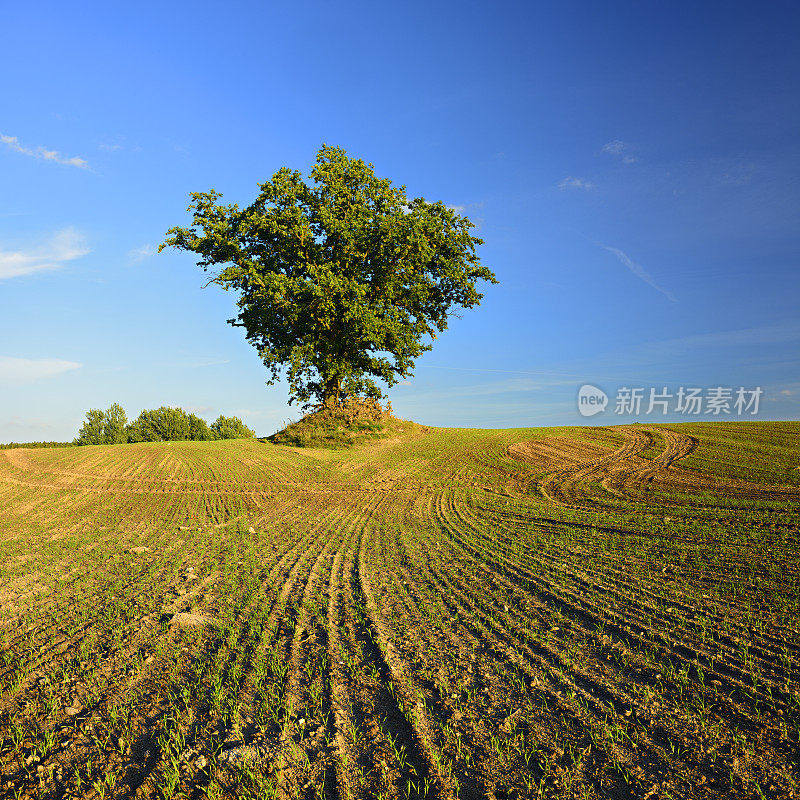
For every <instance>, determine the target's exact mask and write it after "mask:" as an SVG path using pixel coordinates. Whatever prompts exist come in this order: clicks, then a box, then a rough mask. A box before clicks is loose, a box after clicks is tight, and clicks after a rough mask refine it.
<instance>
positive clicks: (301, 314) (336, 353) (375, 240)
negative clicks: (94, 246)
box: [159, 145, 497, 406]
mask: <svg viewBox="0 0 800 800" xmlns="http://www.w3.org/2000/svg"><path fill="white" fill-rule="evenodd" d="M310 177H311V181H310V182H308V183H307V182H306V181H304V180H303V177H302V175H301V174H300V172H298V171H296V170H291V169H288V168H282V169H280V170H278V172H276V173H275V174H274V175H273V177H272V179H271V180H270V181H267V182H266V183H262V184H260V185H259V189H260V193H259V195H258V197H257V198H256V199H255V201H254V202H253V203H252V204H250V205H249V206H247V207H246V208H239V206H238V205H236V204H234V205H222V204H220V203H219V202H218V201H219V199H220V197H221V196H222V195H221V194H219V193H217V192H216V191H213V190H212V191H210V192H196V193H192V194H191V199H192V203H191V205H190V206H189V209H188V210H189V211H190V212H192V214H193V221H192V224H191V226H189V227H186V228H182V227H175V228H171V229H170V230H169V231H167V235H166V240H165V241H164V243H163V244H162V245H161V246H160V247H159V250H162V249H163V248H165V247H167V246H171V247H175V248H178V249H181V250H187V251H191V252H193V253H196V254H197V255H198V256H199V261H198V264H199V265H200V266H201V267H202V268H203V269H204V270H206V271H211V273H212V277H211V278H210V280H209V283H216V284H218V285H219V286H221V287H222V288H223V289H225V290H233V291H235V292H237V293H238V301H237V304H238V308H239V314H238V316H237V317H236V318H234V319H231V320H228V322H230V323H231V324H232V325H235V326H239V327H243V328H244V329H245V332H246V337H247V340H248V341H249V342H250V343H251V344H252V345H254V346H255V347H256V349H257V351H258V354H259V356H260V357H261V359H262V361H263V362H264V364H265V366H266V367H267V370H268V371H269V373H270V378H269V380H268V381H267V383H268V384H271V383H274V382H275V380H277V379H278V377H279V376H280V375H281V373H282V371H283V370H284V369H285V370H286V377H287V380H288V383H289V390H290V402H293V401H300V402H301V403H303V404H305V405H310V404H312V402H313V401H318V402H319V401H321V402H322V403H324V404H325V405H328V406H333V405H337V404H338V403H339V402H340V401H341V400H342V399H344V398H346V397H351V396H355V395H366V396H368V397H375V398H378V397H380V396H381V391H380V389H379V388H378V386H377V384H376V383H375V380H373V379H378V380H382V381H384V382H385V383H386V384H387V385H389V386H391V385H393V384H394V383H396V382H397V381H398V380H399V379H401V378H404V377H408V376H409V375H410V374H411V370H412V369H413V367H414V363H415V359H416V358H417V357H418V356H419V355H420V354H421V353H423V352H425V351H426V350H430V349H431V340H432V339H435V338H436V335H437V333H439V332H441V331H444V330H445V328H446V327H447V323H448V317H449V316H450V315H451V313H452V311H451V309H453V308H454V307H459V308H471V307H472V306H475V305H477V304H478V303H479V302H480V300H481V298H482V297H483V295H482V294H481V293H479V292H478V291H477V289H476V288H475V285H476V283H477V281H479V280H484V281H489V282H492V283H497V281H496V279H495V276H494V274H493V273H492V272H491V271H490V270H489V269H488V268H486V267H484V266H482V265H481V264H480V259H479V257H478V255H477V254H476V246H477V245H480V244H482V243H483V242H482V240H481V239H479V238H477V237H475V236H472V235H471V234H470V229H471V228H473V227H474V225H473V224H472V223H471V222H470V221H469V219H467V218H466V217H464V216H461V215H459V214H457V213H456V212H455V211H454V210H453V209H452V208H449V207H448V206H446V205H444V204H443V203H441V202H434V203H429V202H427V201H426V200H424V199H423V198H416V199H411V200H409V199H408V197H407V196H406V189H405V186H399V187H395V186H393V185H392V183H391V181H389V180H386V179H380V178H377V177H376V175H375V172H374V168H373V166H372V164H367V163H365V162H364V161H361V160H358V159H352V158H349V157H348V156H347V154H346V153H345V151H344V150H343V149H341V148H339V147H329V146H327V145H323V147H322V149H321V150H320V151H319V153H318V154H317V159H316V163H315V165H314V167H313V168H312V170H311V173H310Z"/></svg>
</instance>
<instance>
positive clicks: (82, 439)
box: [75, 408, 106, 444]
mask: <svg viewBox="0 0 800 800" xmlns="http://www.w3.org/2000/svg"><path fill="white" fill-rule="evenodd" d="M105 416H106V415H105V412H103V411H101V410H100V409H99V408H90V409H89V410H88V411H87V412H86V419H85V420H84V422H83V425H81V429H80V430H79V431H78V437H77V438H76V439H75V444H105V443H106V442H105V434H104V433H103V428H104V427H105Z"/></svg>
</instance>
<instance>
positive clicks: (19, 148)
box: [0, 133, 89, 169]
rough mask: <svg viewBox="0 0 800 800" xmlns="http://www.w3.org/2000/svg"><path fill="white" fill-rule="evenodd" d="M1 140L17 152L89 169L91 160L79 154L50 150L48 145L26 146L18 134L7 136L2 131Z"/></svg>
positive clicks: (68, 165)
mask: <svg viewBox="0 0 800 800" xmlns="http://www.w3.org/2000/svg"><path fill="white" fill-rule="evenodd" d="M0 142H2V143H3V144H4V145H6V146H7V147H10V148H11V149H12V150H13V151H14V152H16V153H22V154H23V155H25V156H30V157H31V158H40V159H42V160H43V161H54V162H55V163H56V164H63V165H64V166H67V167H78V168H79V169H89V162H88V161H87V160H86V159H85V158H80V157H79V156H64V155H62V154H61V153H59V152H58V150H48V149H47V148H46V147H42V146H41V145H39V146H38V147H25V146H24V145H23V144H21V142H20V141H19V139H18V138H17V137H16V136H6V135H5V134H2V133H0Z"/></svg>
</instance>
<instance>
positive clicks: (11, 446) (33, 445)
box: [0, 441, 75, 450]
mask: <svg viewBox="0 0 800 800" xmlns="http://www.w3.org/2000/svg"><path fill="white" fill-rule="evenodd" d="M74 446H75V442H74V441H73V442H8V443H7V444H0V450H18V449H20V448H25V449H26V450H34V449H37V448H50V447H74Z"/></svg>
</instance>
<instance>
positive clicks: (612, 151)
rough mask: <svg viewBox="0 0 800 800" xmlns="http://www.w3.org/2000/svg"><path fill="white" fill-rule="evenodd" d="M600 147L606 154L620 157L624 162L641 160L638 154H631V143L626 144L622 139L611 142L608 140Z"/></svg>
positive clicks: (631, 162) (633, 162)
mask: <svg viewBox="0 0 800 800" xmlns="http://www.w3.org/2000/svg"><path fill="white" fill-rule="evenodd" d="M600 149H601V151H602V152H604V153H605V154H606V155H609V156H616V157H617V158H620V159H621V160H622V163H623V164H635V163H636V162H637V161H638V160H639V159H638V158H636V156H632V155H631V154H630V145H628V144H626V143H625V142H623V141H622V140H621V139H614V140H613V141H611V142H606V143H605V144H604V145H603V146H602V147H601V148H600Z"/></svg>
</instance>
